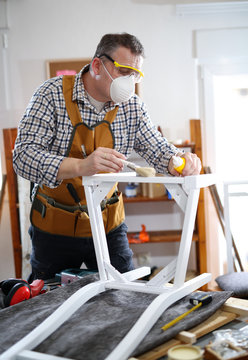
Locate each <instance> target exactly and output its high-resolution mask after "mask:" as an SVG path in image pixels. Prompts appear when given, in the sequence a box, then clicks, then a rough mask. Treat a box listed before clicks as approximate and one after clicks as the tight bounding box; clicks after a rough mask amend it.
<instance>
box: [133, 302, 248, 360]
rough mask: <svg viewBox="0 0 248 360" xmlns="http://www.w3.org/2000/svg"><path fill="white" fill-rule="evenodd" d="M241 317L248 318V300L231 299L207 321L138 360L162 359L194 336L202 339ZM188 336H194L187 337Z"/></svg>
mask: <svg viewBox="0 0 248 360" xmlns="http://www.w3.org/2000/svg"><path fill="white" fill-rule="evenodd" d="M239 316H244V317H247V316H248V300H245V299H237V298H234V297H230V298H229V299H228V300H227V301H226V302H225V304H224V305H222V307H221V308H220V309H219V310H217V311H216V312H215V313H214V314H213V315H212V316H210V317H209V318H208V319H207V320H205V321H204V322H202V323H201V324H199V325H197V326H195V327H193V328H192V329H190V330H188V331H182V332H180V333H179V334H178V336H177V338H174V339H171V340H170V341H167V342H166V343H164V344H162V345H160V346H157V347H156V348H154V349H152V350H150V351H148V352H146V353H145V354H142V355H140V356H138V360H157V359H159V358H160V357H162V356H165V355H166V354H167V352H168V350H169V349H170V348H171V347H172V346H175V345H179V344H182V343H184V342H188V340H189V339H190V338H191V339H192V338H193V337H194V336H195V337H196V338H197V339H199V338H200V337H202V336H204V335H206V334H208V333H210V332H212V331H214V330H216V329H218V328H220V327H221V326H223V325H225V324H228V323H230V322H231V321H233V320H235V319H237V318H238V317H239ZM185 333H186V334H185ZM180 334H183V339H184V341H182V338H181V340H180ZM187 334H192V335H188V336H187Z"/></svg>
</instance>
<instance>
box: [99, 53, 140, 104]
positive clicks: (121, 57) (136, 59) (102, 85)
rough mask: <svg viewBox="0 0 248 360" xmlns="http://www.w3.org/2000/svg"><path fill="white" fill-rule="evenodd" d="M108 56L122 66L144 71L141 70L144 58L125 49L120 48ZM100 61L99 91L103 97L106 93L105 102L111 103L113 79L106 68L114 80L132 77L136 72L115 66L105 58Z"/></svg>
mask: <svg viewBox="0 0 248 360" xmlns="http://www.w3.org/2000/svg"><path fill="white" fill-rule="evenodd" d="M107 55H109V56H110V57H111V58H112V59H113V60H114V61H116V62H117V63H118V64H120V65H125V66H130V67H132V68H135V69H138V70H140V71H142V69H141V68H142V64H143V57H142V56H141V55H134V54H132V53H131V51H130V50H129V49H127V48H125V47H119V48H118V49H117V50H115V51H114V52H113V53H112V54H107ZM99 61H100V63H99V75H100V79H101V80H100V81H99V90H100V91H101V92H102V95H103V93H104V96H105V98H106V100H105V101H109V100H111V97H110V85H111V83H112V79H111V78H110V76H109V75H108V74H107V72H106V70H105V69H104V66H105V68H106V69H107V71H108V72H109V74H110V75H111V77H112V78H113V79H115V78H118V77H120V76H127V75H131V74H132V73H134V72H135V71H134V70H133V69H130V68H125V67H122V66H115V64H114V63H113V61H111V60H109V59H108V58H107V57H105V56H103V57H101V58H100V59H99Z"/></svg>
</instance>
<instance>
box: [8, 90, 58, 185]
mask: <svg viewBox="0 0 248 360" xmlns="http://www.w3.org/2000/svg"><path fill="white" fill-rule="evenodd" d="M55 124H56V112H55V106H54V104H53V99H52V96H49V93H47V92H42V91H40V90H38V91H37V92H36V93H35V94H34V96H33V97H32V99H31V101H30V103H29V105H28V107H27V109H26V112H25V114H24V116H23V118H22V120H21V122H20V125H19V128H18V135H17V139H16V142H15V148H14V152H13V167H14V170H15V172H16V173H17V174H18V175H20V176H22V177H24V178H26V179H28V180H30V181H32V182H34V183H37V184H40V185H42V184H44V185H46V186H49V187H56V186H58V185H59V184H60V182H59V181H57V180H56V178H57V173H58V170H59V167H60V164H61V162H62V161H63V160H64V155H63V154H59V152H56V151H55V150H54V149H53V147H52V144H53V141H54V139H55V137H56V126H55Z"/></svg>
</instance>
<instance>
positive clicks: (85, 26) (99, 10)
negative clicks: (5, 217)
mask: <svg viewBox="0 0 248 360" xmlns="http://www.w3.org/2000/svg"><path fill="white" fill-rule="evenodd" d="M7 10H8V26H9V31H8V32H6V33H7V36H8V48H7V49H6V48H3V42H1V49H0V51H1V57H0V67H1V69H0V76H1V86H2V84H4V85H5V89H4V91H3V90H1V93H2V92H4V94H5V95H6V96H5V98H6V100H5V99H4V98H2V99H1V100H0V106H1V109H0V128H4V127H11V126H17V125H18V122H19V120H20V117H21V115H22V113H23V112H24V109H25V107H26V106H27V103H28V101H29V99H30V97H31V95H32V93H33V92H34V90H35V88H36V87H37V86H39V84H40V83H42V82H43V81H44V80H45V79H46V72H45V61H46V60H49V59H56V58H57V59H58V58H84V57H85V58H88V57H91V56H92V55H93V53H94V51H95V47H96V45H97V43H98V42H99V40H100V37H101V36H102V35H103V34H105V33H107V32H123V31H126V32H129V33H133V34H135V35H136V36H137V37H138V38H139V39H140V40H141V42H142V43H143V45H144V47H145V51H146V60H145V64H144V72H145V79H144V81H143V90H142V94H143V99H144V101H145V102H146V104H147V106H148V109H149V112H150V114H151V117H152V119H153V121H154V123H155V124H157V125H160V126H162V128H163V129H168V131H167V133H166V134H167V137H168V138H169V139H172V140H174V139H178V138H183V139H186V138H189V119H190V118H197V117H199V109H198V96H197V76H196V67H195V60H194V58H193V56H192V54H193V50H194V31H195V30H199V29H221V28H235V27H244V26H247V25H248V13H247V12H242V13H218V14H205V15H204V14H203V15H197V14H196V15H188V16H185V17H180V16H177V15H176V11H175V5H163V4H152V1H151V3H150V4H149V3H146V4H144V3H142V1H141V2H137V1H135V0H133V1H132V0H125V1H123V0H104V1H102V0H90V1H86V0H85V1H84V0H73V1H72V0H53V1H51V0H11V1H10V0H8V1H7ZM0 33H1V34H2V33H3V31H2V32H0ZM3 76H4V77H5V79H6V78H7V79H8V82H7V83H4V82H3V80H4V79H3ZM0 145H1V150H2V139H1V144H0ZM4 240H5V241H10V240H9V239H6V238H5V239H4ZM0 241H3V239H2V236H1V237H0ZM2 256H4V253H2V252H1V254H0V261H1V257H2ZM2 275H3V276H2ZM0 277H4V274H0Z"/></svg>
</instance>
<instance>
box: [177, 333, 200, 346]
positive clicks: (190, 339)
mask: <svg viewBox="0 0 248 360" xmlns="http://www.w3.org/2000/svg"><path fill="white" fill-rule="evenodd" d="M176 339H177V340H180V341H181V342H183V343H186V344H194V343H195V342H196V340H197V338H196V334H194V333H192V332H190V331H181V332H180V333H179V334H178V335H177V336H176Z"/></svg>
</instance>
